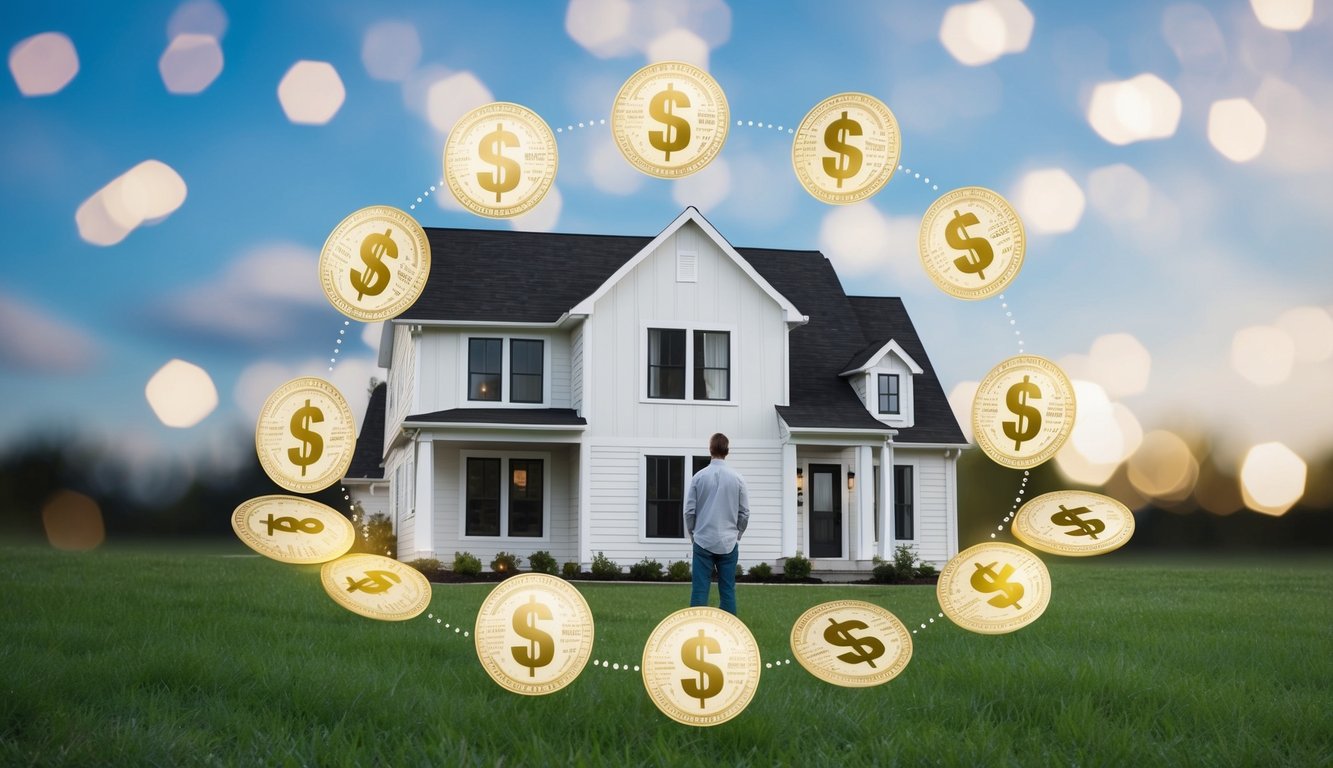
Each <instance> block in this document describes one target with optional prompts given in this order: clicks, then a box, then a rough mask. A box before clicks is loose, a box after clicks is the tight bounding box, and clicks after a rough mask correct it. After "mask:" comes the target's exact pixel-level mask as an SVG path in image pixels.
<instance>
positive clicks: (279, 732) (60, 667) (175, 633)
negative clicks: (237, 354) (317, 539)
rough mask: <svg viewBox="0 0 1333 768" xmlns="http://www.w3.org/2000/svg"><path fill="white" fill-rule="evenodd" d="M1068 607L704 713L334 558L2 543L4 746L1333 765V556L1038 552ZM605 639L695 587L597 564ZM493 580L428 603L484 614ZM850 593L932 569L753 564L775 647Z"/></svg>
mask: <svg viewBox="0 0 1333 768" xmlns="http://www.w3.org/2000/svg"><path fill="white" fill-rule="evenodd" d="M1048 564H1049V565H1050V570H1051V574H1052V579H1053V582H1054V592H1053V597H1052V600H1051V604H1050V608H1049V609H1048V610H1047V612H1046V614H1045V615H1044V616H1043V617H1042V618H1041V619H1040V620H1039V621H1038V622H1037V623H1035V624H1033V625H1032V626H1029V627H1027V628H1025V629H1022V630H1020V631H1018V632H1016V633H1014V634H1011V635H1002V636H995V637H991V636H982V635H975V634H971V633H968V632H965V631H963V630H962V629H959V628H957V627H955V626H953V625H952V624H951V623H949V622H948V621H947V620H945V619H936V621H935V623H933V624H928V627H927V628H926V629H924V630H920V631H919V633H918V634H917V635H915V636H914V637H913V640H914V643H915V652H914V655H913V657H912V661H911V663H910V664H909V665H908V667H907V669H906V670H905V671H904V672H903V673H902V675H900V676H899V677H898V678H897V679H895V680H893V681H892V682H890V683H888V684H886V685H883V686H879V687H876V688H870V689H864V690H852V689H844V688H837V687H834V686H831V685H828V684H825V683H823V682H820V681H819V680H816V679H815V678H813V677H811V676H810V675H809V674H807V673H806V672H805V670H804V669H802V668H801V667H800V665H798V664H796V663H795V662H793V663H792V664H790V665H786V664H780V665H779V666H777V667H775V668H773V669H765V670H764V675H763V680H762V682H761V684H760V687H759V692H758V695H757V696H756V697H755V699H754V701H753V702H752V703H751V705H750V707H749V708H748V709H747V710H746V711H745V712H744V713H742V714H741V715H740V716H739V717H737V718H736V719H735V720H732V721H731V722H729V723H725V724H723V725H720V726H716V727H713V728H704V729H697V728H691V727H688V726H682V725H678V724H676V723H674V722H672V721H670V720H668V719H667V718H666V717H665V716H663V715H662V714H660V713H659V712H658V711H657V710H656V708H655V707H653V705H652V703H651V702H650V701H649V700H648V697H647V695H646V694H645V693H644V690H643V685H642V683H641V681H640V680H639V678H638V676H637V675H636V674H635V673H634V672H632V671H625V670H613V669H605V668H602V667H601V666H598V667H596V668H594V667H592V666H591V665H589V667H588V668H587V669H585V670H584V672H583V674H582V675H581V676H580V677H579V679H578V680H577V681H575V682H574V684H573V685H571V686H570V687H568V688H566V689H564V690H563V691H560V692H558V693H555V694H552V695H550V696H545V697H536V698H529V697H521V696H516V695H513V694H509V693H507V692H505V691H503V690H501V689H500V688H499V687H498V686H496V685H495V684H494V683H492V682H491V681H490V679H489V678H488V677H487V676H486V674H485V673H484V672H483V671H482V669H481V667H480V665H479V664H478V663H477V660H476V656H475V654H474V652H473V649H472V644H471V639H470V638H464V637H463V636H462V635H461V634H455V633H454V632H453V630H452V628H449V629H446V628H445V627H444V623H440V624H437V623H436V622H435V621H434V620H433V619H427V618H426V616H425V615H423V616H422V617H420V618H418V619H413V620H411V621H407V622H402V623H381V622H376V621H371V620H369V619H364V618H361V617H359V616H356V615H354V614H352V613H349V612H347V611H345V610H343V609H342V608H339V607H338V606H337V605H335V604H334V603H333V602H332V601H331V600H330V599H329V598H328V597H327V596H326V595H325V594H324V592H323V590H322V588H321V587H320V584H319V577H318V568H317V567H312V566H289V565H283V564H280V563H276V562H272V561H269V560H264V559H259V558H229V557H219V556H216V555H211V554H203V553H200V552H193V551H192V552H183V553H179V554H177V553H169V552H167V551H166V550H162V549H159V550H148V551H140V552H127V551H123V550H122V551H115V550H112V551H102V552H96V553H91V554H83V555H74V554H62V553H56V552H52V551H48V550H43V549H35V548H32V549H18V548H4V549H0V627H2V628H3V629H2V630H0V632H2V634H0V765H28V764H36V765H50V764H74V765H211V764H218V765H240V764H245V765H310V766H338V765H393V766H405V765H431V766H453V765H486V766H490V765H506V766H511V765H513V766H546V765H616V766H638V765H661V766H676V765H700V766H710V767H713V766H733V765H754V766H773V765H800V766H807V765H809V766H823V765H838V766H855V765H908V766H915V765H983V766H987V768H990V767H992V766H1000V765H1052V766H1054V765H1061V766H1069V765H1079V766H1099V765H1105V766H1120V765H1200V766H1205V765H1206V766H1228V765H1234V766H1251V765H1257V766H1272V765H1292V766H1320V765H1330V764H1333V565H1330V564H1329V563H1328V562H1327V560H1324V561H1322V562H1316V561H1313V560H1294V561H1293V560H1280V559H1274V560H1272V561H1256V560H1240V561H1226V560H1222V559H1220V558H1219V559H1198V560H1186V561H1183V562H1174V563H1172V562H1171V561H1168V560H1166V559H1163V560H1159V561H1144V560H1136V559H1132V558H1124V557H1116V556H1112V557H1111V558H1102V559H1096V560H1093V561H1089V562H1082V561H1072V560H1062V559H1059V558H1048ZM578 588H579V590H580V591H581V592H582V593H583V594H584V596H585V597H586V598H587V599H588V602H589V604H590V605H591V606H592V610H593V615H594V617H595V620H596V628H597V630H596V631H597V641H596V643H595V646H594V649H593V656H594V658H596V659H599V660H600V659H607V660H610V661H612V662H615V663H622V664H623V663H626V662H628V663H629V664H630V665H631V666H632V665H633V664H637V663H638V661H639V657H640V655H641V653H642V648H643V642H644V640H645V639H646V638H647V636H648V633H649V632H651V631H652V629H653V627H654V626H655V625H656V623H657V622H658V621H659V620H660V619H661V618H662V617H664V616H665V615H666V614H668V613H670V612H671V611H673V610H675V609H677V608H680V607H683V606H685V605H686V604H687V602H688V586H687V585H667V586H661V585H628V584H590V583H579V584H578ZM488 589H489V587H488V586H439V585H437V586H436V587H435V599H434V601H433V602H432V604H431V608H430V609H429V610H430V612H431V613H434V614H435V616H437V617H440V618H441V619H442V620H443V622H447V623H450V624H453V625H455V626H457V625H459V624H461V625H463V626H464V628H466V629H471V625H472V621H473V618H474V617H475V614H476V610H477V608H478V606H479V605H480V603H481V601H482V599H483V598H484V597H485V595H486V593H487V591H488ZM846 597H853V598H856V599H862V600H868V601H870V602H875V603H878V604H880V605H883V606H885V607H887V608H888V609H889V610H891V611H893V612H894V613H895V614H897V615H898V616H899V617H900V618H901V619H903V621H904V622H907V623H908V624H909V626H916V625H918V624H920V623H921V622H927V621H928V619H929V618H930V617H933V616H935V615H936V612H937V611H938V608H937V606H936V603H935V599H934V590H933V588H929V587H896V588H894V587H852V586H846V587H842V586H840V587H824V586H768V585H741V587H740V592H739V601H740V608H741V613H742V617H743V618H744V619H745V620H746V622H747V624H749V626H750V627H751V629H752V631H753V632H754V634H755V637H756V638H757V639H758V641H759V647H760V649H761V652H762V654H763V657H764V660H765V661H773V662H777V661H782V660H785V659H788V658H790V656H791V654H790V650H789V648H788V646H787V633H788V632H789V630H790V628H791V625H792V623H793V621H794V620H795V619H796V617H797V616H799V615H800V613H801V612H803V611H804V610H805V609H806V608H809V607H811V606H813V605H816V604H817V603H820V602H824V601H826V600H834V599H839V598H846Z"/></svg>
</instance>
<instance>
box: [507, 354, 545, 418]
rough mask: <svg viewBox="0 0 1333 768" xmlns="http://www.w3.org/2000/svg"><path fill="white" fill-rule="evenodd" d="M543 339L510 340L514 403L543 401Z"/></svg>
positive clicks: (511, 386) (510, 375)
mask: <svg viewBox="0 0 1333 768" xmlns="http://www.w3.org/2000/svg"><path fill="white" fill-rule="evenodd" d="M543 346H544V344H543V342H542V341H541V339H511V340H510V342H509V400H510V402H514V403H540V402H541V401H542V350H543Z"/></svg>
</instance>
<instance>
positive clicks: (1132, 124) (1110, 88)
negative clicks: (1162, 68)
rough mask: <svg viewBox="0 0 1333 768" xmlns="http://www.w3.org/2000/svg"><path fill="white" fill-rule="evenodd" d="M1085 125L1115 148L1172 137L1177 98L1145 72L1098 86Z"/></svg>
mask: <svg viewBox="0 0 1333 768" xmlns="http://www.w3.org/2000/svg"><path fill="white" fill-rule="evenodd" d="M1088 123H1089V124H1090V125H1091V126H1092V129H1093V130H1095V131H1096V132H1097V134H1098V135H1100V136H1101V137H1102V138H1103V139H1106V140H1107V141H1109V142H1111V143H1112V144H1116V145H1123V144H1131V143H1133V142H1136V141H1144V140H1147V139H1164V138H1166V137H1168V136H1171V135H1173V134H1175V132H1176V127H1177V126H1178V125H1179V124H1180V95H1179V94H1177V93H1176V91H1175V89H1174V88H1172V87H1171V86H1170V85H1168V84H1167V83H1166V82H1165V81H1164V80H1162V79H1161V78H1160V77H1158V76H1157V75H1154V74H1151V73H1147V72H1145V73H1144V74H1141V75H1138V76H1137V77H1133V78H1130V79H1129V80H1118V81H1113V82H1106V83H1100V84H1098V85H1097V87H1096V88H1094V89H1093V91H1092V101H1091V103H1090V104H1089V105H1088Z"/></svg>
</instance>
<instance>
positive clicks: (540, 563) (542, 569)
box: [528, 549, 556, 576]
mask: <svg viewBox="0 0 1333 768" xmlns="http://www.w3.org/2000/svg"><path fill="white" fill-rule="evenodd" d="M528 565H530V566H532V572H533V573H549V574H551V575H552V576H554V575H555V574H556V563H555V558H554V557H551V553H550V552H547V551H546V550H544V549H543V550H539V551H537V552H533V553H532V556H531V557H529V558H528Z"/></svg>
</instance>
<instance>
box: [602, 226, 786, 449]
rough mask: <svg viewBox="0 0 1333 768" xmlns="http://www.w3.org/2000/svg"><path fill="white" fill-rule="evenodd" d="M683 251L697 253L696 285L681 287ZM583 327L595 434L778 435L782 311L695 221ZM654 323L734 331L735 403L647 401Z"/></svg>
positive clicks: (610, 294) (608, 297)
mask: <svg viewBox="0 0 1333 768" xmlns="http://www.w3.org/2000/svg"><path fill="white" fill-rule="evenodd" d="M677 250H686V251H693V252H696V253H698V254H699V265H698V269H699V280H698V282H697V283H678V282H676V279H675V278H676V252H677ZM587 322H588V323H590V324H592V325H591V326H590V327H589V328H588V331H587V333H588V336H589V337H590V338H591V340H592V344H591V346H590V348H589V349H588V350H585V354H591V355H593V357H592V359H591V363H592V368H591V376H592V379H593V381H595V382H596V386H597V396H596V398H594V399H593V400H592V401H591V402H590V403H585V406H584V410H585V412H586V413H585V415H587V416H588V422H589V426H590V429H591V432H590V436H599V437H600V436H607V437H614V438H625V437H632V436H636V435H651V436H653V437H655V438H665V439H680V440H687V441H696V442H698V443H700V444H703V443H704V442H705V441H706V440H707V438H708V436H709V435H710V434H712V433H713V432H719V431H720V432H725V433H726V434H727V435H728V436H729V437H731V438H732V439H733V440H738V439H739V440H775V439H777V438H778V436H779V435H778V421H777V416H776V413H775V411H774V409H773V407H774V405H776V404H778V403H779V402H781V398H782V396H783V389H784V385H785V382H786V375H787V360H786V357H785V352H786V345H785V341H786V332H787V331H786V324H785V318H784V315H783V312H782V310H781V308H780V307H779V306H778V305H777V303H776V302H775V301H774V300H773V299H772V298H770V297H769V296H768V295H767V294H765V293H764V292H763V290H761V289H760V288H759V286H758V285H756V284H755V283H754V282H753V281H752V280H751V279H750V278H749V276H747V275H746V274H745V273H744V272H743V271H742V270H741V269H740V267H738V266H736V264H735V263H734V262H732V261H731V259H730V258H728V257H727V256H726V254H725V253H723V252H722V250H721V248H719V247H718V246H717V245H716V244H715V243H714V242H713V241H712V240H711V239H710V238H708V237H707V236H706V235H705V234H704V233H703V231H702V230H701V229H699V228H698V227H697V226H696V225H694V224H686V225H685V226H682V227H681V228H680V229H679V230H678V231H677V232H676V233H674V234H673V235H672V236H671V237H669V238H667V239H666V240H665V241H664V242H663V243H662V244H661V246H660V247H659V249H658V250H657V251H656V252H655V253H653V254H651V255H649V256H648V257H647V258H646V259H644V261H643V262H641V263H640V264H639V265H638V266H637V267H636V268H635V269H634V270H633V271H631V272H630V273H628V274H627V275H625V276H624V277H623V278H622V279H621V280H620V281H619V282H618V283H616V284H615V286H614V287H612V288H611V290H610V291H608V292H607V293H606V294H605V295H603V296H602V297H601V298H600V299H598V301H597V302H596V305H595V306H594V310H593V314H592V315H591V316H590V318H589V319H588V321H587ZM649 326H653V327H667V328H669V327H687V326H689V327H694V328H705V329H706V328H710V327H711V328H716V329H718V330H727V331H730V332H731V333H732V334H733V335H732V359H731V395H732V401H733V402H734V403H735V404H733V405H717V404H704V403H688V404H677V403H661V402H644V400H645V399H646V398H645V397H644V396H645V395H646V393H647V382H646V379H647V328H648V327H649ZM689 364H690V362H689V361H687V365H689ZM687 375H689V374H688V373H687Z"/></svg>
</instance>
